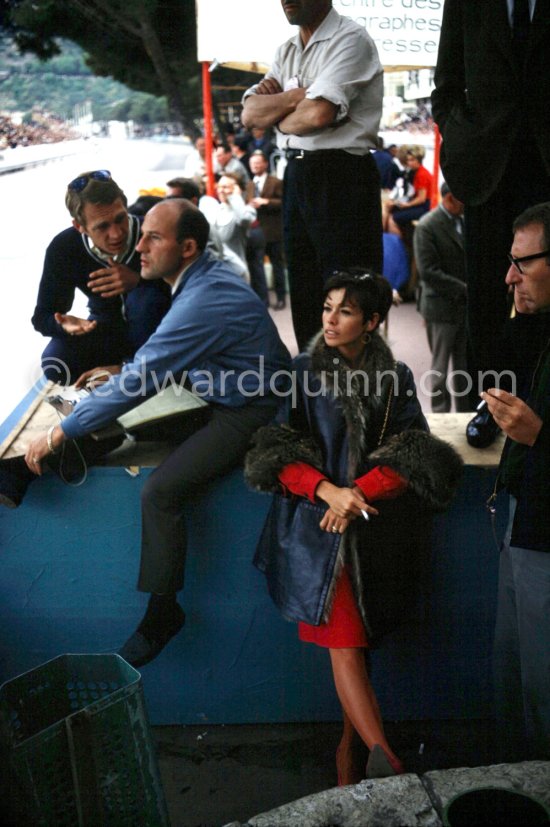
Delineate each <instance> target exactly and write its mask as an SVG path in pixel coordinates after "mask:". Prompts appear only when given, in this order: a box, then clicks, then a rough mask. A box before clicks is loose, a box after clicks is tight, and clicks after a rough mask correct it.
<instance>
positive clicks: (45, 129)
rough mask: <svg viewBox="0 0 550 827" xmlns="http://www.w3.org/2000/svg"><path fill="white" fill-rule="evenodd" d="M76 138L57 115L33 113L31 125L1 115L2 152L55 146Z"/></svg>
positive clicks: (0, 143)
mask: <svg viewBox="0 0 550 827" xmlns="http://www.w3.org/2000/svg"><path fill="white" fill-rule="evenodd" d="M75 137H76V135H75V134H74V132H73V131H72V130H71V129H70V128H69V127H68V126H67V125H66V124H65V122H64V121H63V120H62V119H61V118H59V117H57V116H56V115H51V114H49V113H33V117H32V121H31V122H30V123H16V122H15V121H14V120H13V119H12V118H11V117H10V116H9V115H5V114H4V115H0V150H2V149H15V147H17V146H31V145H32V144H53V143H57V142H58V141H65V140H68V139H71V138H75Z"/></svg>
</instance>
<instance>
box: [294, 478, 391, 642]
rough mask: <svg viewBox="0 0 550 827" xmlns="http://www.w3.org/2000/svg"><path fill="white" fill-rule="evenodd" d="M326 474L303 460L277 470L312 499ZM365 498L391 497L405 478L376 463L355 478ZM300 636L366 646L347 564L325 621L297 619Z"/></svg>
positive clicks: (301, 493)
mask: <svg viewBox="0 0 550 827" xmlns="http://www.w3.org/2000/svg"><path fill="white" fill-rule="evenodd" d="M326 479H327V477H326V476H325V475H324V474H322V473H321V472H320V471H317V470H316V469H315V468H313V467H312V466H311V465H307V464H306V463H305V462H293V463H290V464H289V465H286V466H285V467H284V468H283V470H282V471H281V472H280V474H279V480H280V482H281V483H282V485H283V486H284V488H285V490H287V491H290V492H291V493H292V494H296V495H298V496H300V497H307V498H308V499H310V500H311V501H312V502H315V490H316V488H317V486H318V485H319V483H320V482H321V480H326ZM355 484H356V485H357V486H359V488H360V489H361V491H362V492H363V494H364V495H365V497H366V499H367V501H368V502H373V501H375V500H383V499H392V498H393V497H397V496H399V494H401V493H402V492H403V491H404V490H405V489H406V488H407V480H406V479H405V478H404V477H402V476H401V475H400V474H398V473H397V472H396V471H393V470H392V469H391V468H388V467H387V466H384V465H382V466H377V467H376V468H373V469H372V470H371V471H369V472H368V473H367V474H365V475H364V476H362V477H359V478H358V479H356V480H355ZM298 635H299V638H300V640H302V641H304V642H306V643H315V644H316V645H317V646H324V647H326V648H328V649H347V648H359V647H368V645H369V641H368V638H367V633H366V630H365V626H364V624H363V620H362V618H361V615H360V614H359V610H358V608H357V603H356V600H355V595H354V594H353V586H352V583H351V579H350V576H349V572H348V569H347V567H346V566H344V567H343V569H342V572H341V574H340V576H339V578H338V582H337V583H336V586H335V589H334V595H333V600H332V607H331V610H330V616H329V618H328V620H327V622H326V623H321V624H320V625H319V626H312V625H310V624H309V623H302V622H301V621H300V622H299V623H298Z"/></svg>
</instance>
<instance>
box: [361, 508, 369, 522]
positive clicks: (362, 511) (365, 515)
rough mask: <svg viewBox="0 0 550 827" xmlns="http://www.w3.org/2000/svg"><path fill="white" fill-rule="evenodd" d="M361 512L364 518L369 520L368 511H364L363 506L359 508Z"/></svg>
mask: <svg viewBox="0 0 550 827" xmlns="http://www.w3.org/2000/svg"><path fill="white" fill-rule="evenodd" d="M361 514H362V515H363V517H364V518H365V520H370V516H369V512H368V511H365V510H364V509H363V508H362V509H361Z"/></svg>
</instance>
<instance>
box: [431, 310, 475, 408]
mask: <svg viewBox="0 0 550 827" xmlns="http://www.w3.org/2000/svg"><path fill="white" fill-rule="evenodd" d="M426 333H427V334H428V344H429V346H430V351H431V354H432V365H431V371H432V377H431V379H432V383H431V403H432V411H433V412H434V413H448V412H449V411H450V410H451V401H452V399H454V400H455V405H456V410H457V411H458V412H459V413H461V412H464V411H469V410H470V405H469V400H468V373H467V370H468V364H467V360H466V352H467V351H466V324H465V322H464V321H462V322H459V323H457V324H451V323H450V322H426ZM450 362H452V366H453V370H452V374H453V375H452V376H449V373H448V371H449V363H450ZM451 379H452V381H451Z"/></svg>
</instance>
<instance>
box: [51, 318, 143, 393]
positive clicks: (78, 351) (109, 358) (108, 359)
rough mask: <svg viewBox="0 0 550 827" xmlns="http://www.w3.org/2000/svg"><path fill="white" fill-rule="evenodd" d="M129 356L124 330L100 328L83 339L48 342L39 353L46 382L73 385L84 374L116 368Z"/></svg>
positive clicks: (72, 337) (85, 335)
mask: <svg viewBox="0 0 550 827" xmlns="http://www.w3.org/2000/svg"><path fill="white" fill-rule="evenodd" d="M131 352H132V351H131V348H130V344H129V342H128V338H127V336H126V333H125V331H124V330H123V329H119V330H116V329H115V330H113V329H108V328H106V327H100V328H96V329H95V330H92V331H91V332H90V333H85V334H83V335H82V336H67V337H61V336H59V337H54V338H53V339H50V342H49V344H48V345H47V346H46V348H45V349H44V351H43V353H42V358H41V365H42V370H43V372H44V376H45V377H46V379H49V380H51V381H52V382H58V383H59V384H60V385H72V384H73V383H74V382H76V380H77V379H78V377H79V376H80V375H81V374H82V373H84V371H86V370H91V369H92V368H97V367H98V366H100V365H116V364H118V363H120V362H122V360H123V358H124V357H125V356H128V355H129V354H130V353H131Z"/></svg>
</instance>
